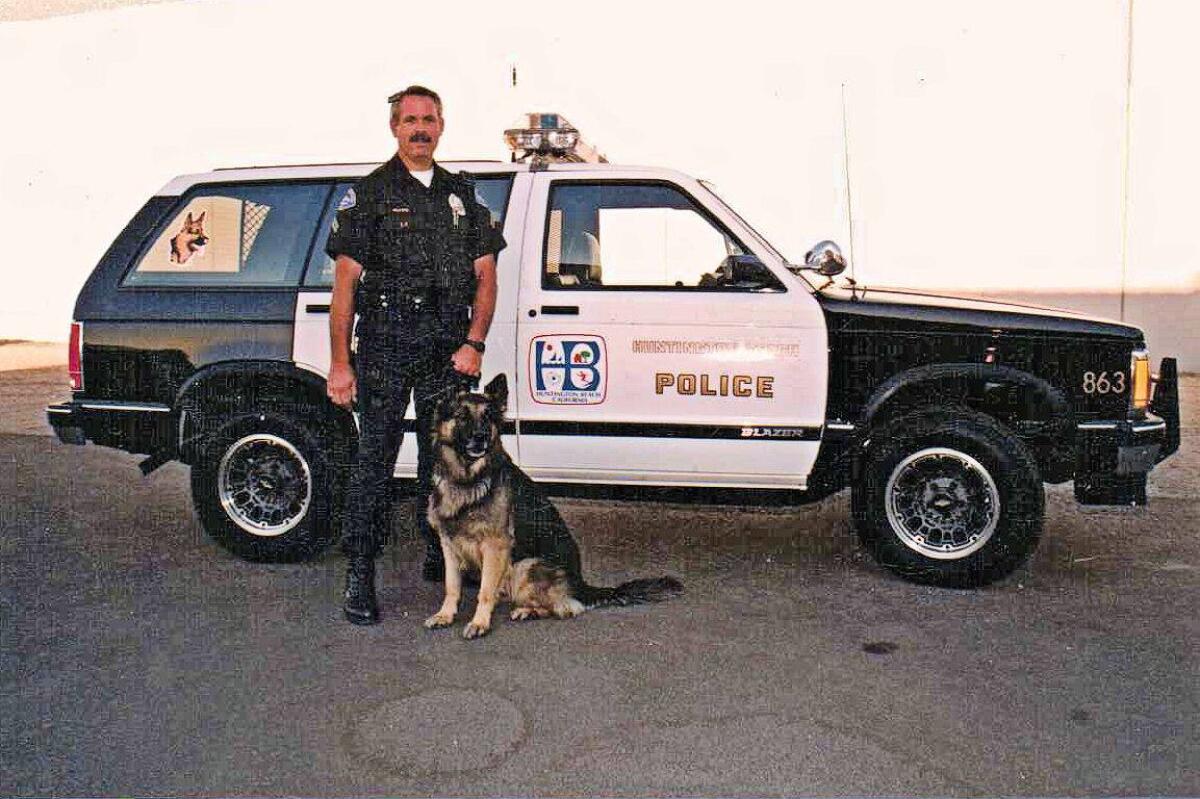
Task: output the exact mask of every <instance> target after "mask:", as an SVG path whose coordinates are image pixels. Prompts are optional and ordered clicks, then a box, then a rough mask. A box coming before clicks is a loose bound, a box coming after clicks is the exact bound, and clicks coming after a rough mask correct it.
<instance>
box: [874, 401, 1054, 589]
mask: <svg viewBox="0 0 1200 799" xmlns="http://www.w3.org/2000/svg"><path fill="white" fill-rule="evenodd" d="M861 465H862V468H861V470H860V472H859V474H860V477H859V479H858V480H856V481H855V482H854V485H853V487H852V491H851V514H852V516H853V519H854V526H855V530H856V532H857V533H858V537H859V540H860V541H861V542H862V544H863V546H865V547H866V548H867V549H868V550H869V551H870V552H871V553H872V554H873V555H874V556H875V559H876V560H877V561H878V562H879V563H880V565H882V566H884V567H885V568H887V569H890V570H892V571H893V572H895V573H897V574H899V575H900V576H901V577H903V578H905V579H907V580H912V581H913V582H918V583H926V584H931V585H940V586H945V587H951V588H974V587H978V586H981V585H986V584H987V583H990V582H992V581H993V580H997V579H1000V578H1002V577H1005V576H1007V575H1008V574H1010V573H1011V572H1012V571H1013V570H1014V569H1015V568H1017V566H1019V565H1020V564H1021V563H1022V562H1024V560H1025V559H1026V558H1027V557H1028V556H1029V553H1030V552H1032V551H1033V549H1034V547H1035V546H1036V545H1037V541H1038V536H1039V535H1040V534H1041V529H1042V518H1043V515H1044V512H1045V496H1044V492H1043V489H1042V480H1041V475H1040V474H1039V472H1038V466H1037V461H1036V460H1035V459H1034V457H1033V456H1032V455H1031V454H1030V452H1029V450H1028V448H1026V446H1025V445H1024V444H1023V443H1022V442H1021V440H1020V439H1019V438H1017V437H1016V436H1015V435H1013V434H1012V432H1011V431H1009V430H1008V429H1007V428H1005V427H1004V426H1003V425H1001V424H1000V423H999V422H997V421H996V420H995V419H993V418H992V417H990V416H987V415H985V414H982V413H978V412H976V411H972V410H970V409H967V408H934V409H928V410H922V411H917V412H914V413H910V414H908V415H906V416H902V417H900V418H898V419H894V420H892V421H891V422H889V423H886V424H884V425H883V426H881V427H880V428H878V429H875V430H873V431H872V432H871V438H870V440H869V441H868V442H867V450H866V452H865V454H864V456H863V461H862V464H861Z"/></svg>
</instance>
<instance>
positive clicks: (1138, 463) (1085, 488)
mask: <svg viewBox="0 0 1200 799" xmlns="http://www.w3.org/2000/svg"><path fill="white" fill-rule="evenodd" d="M1075 441H1076V464H1075V498H1076V499H1077V500H1079V501H1080V502H1081V503H1083V504H1085V505H1144V504H1146V475H1147V474H1149V472H1150V470H1151V469H1153V468H1154V467H1155V465H1157V464H1158V463H1160V462H1161V461H1163V460H1164V459H1166V458H1167V457H1169V456H1170V455H1172V454H1173V453H1174V452H1175V451H1176V450H1178V449H1179V376H1178V371H1177V369H1176V364H1175V359H1174V358H1164V359H1163V361H1162V366H1161V368H1160V370H1159V379H1158V382H1157V384H1156V385H1155V388H1154V398H1153V400H1152V401H1151V404H1150V412H1149V413H1147V414H1146V417H1145V418H1144V419H1119V420H1096V421H1087V422H1081V423H1079V424H1078V425H1077V426H1076V437H1075Z"/></svg>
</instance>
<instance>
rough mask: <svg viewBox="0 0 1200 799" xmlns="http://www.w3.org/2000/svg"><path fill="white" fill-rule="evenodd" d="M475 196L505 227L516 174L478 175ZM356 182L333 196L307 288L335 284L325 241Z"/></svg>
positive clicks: (495, 223) (343, 185)
mask: <svg viewBox="0 0 1200 799" xmlns="http://www.w3.org/2000/svg"><path fill="white" fill-rule="evenodd" d="M474 177H475V199H477V200H478V201H479V202H480V203H482V204H483V205H484V206H485V207H486V208H487V209H488V211H490V212H491V215H492V226H493V227H498V228H500V229H503V228H504V217H505V213H506V212H507V211H508V195H509V192H510V191H511V190H512V182H513V176H512V175H475V176H474ZM353 185H354V184H353V183H341V184H338V186H337V187H336V188H335V189H334V191H333V198H332V199H331V201H330V203H329V207H328V208H327V209H325V215H324V216H323V217H322V218H321V225H320V230H319V231H318V235H317V244H316V246H315V247H313V256H312V263H311V264H309V267H308V272H307V273H306V274H305V276H304V285H305V287H307V288H329V287H330V286H332V285H333V259H332V258H330V257H329V256H328V255H326V254H325V242H326V241H328V240H329V232H330V231H331V230H332V229H333V226H334V225H336V224H337V207H338V203H340V202H341V200H342V198H343V197H345V196H346V191H347V190H349V188H350V187H351V186H353Z"/></svg>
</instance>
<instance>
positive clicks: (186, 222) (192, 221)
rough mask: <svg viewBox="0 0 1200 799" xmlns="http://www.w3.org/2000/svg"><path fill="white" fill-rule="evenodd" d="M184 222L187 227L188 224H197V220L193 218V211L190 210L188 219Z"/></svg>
mask: <svg viewBox="0 0 1200 799" xmlns="http://www.w3.org/2000/svg"><path fill="white" fill-rule="evenodd" d="M183 224H184V226H185V227H186V226H188V225H194V224H195V220H193V219H192V212H191V211H188V216H187V220H186V221H185V222H184V223H183Z"/></svg>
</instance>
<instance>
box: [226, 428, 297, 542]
mask: <svg viewBox="0 0 1200 799" xmlns="http://www.w3.org/2000/svg"><path fill="white" fill-rule="evenodd" d="M217 493H218V496H219V498H220V500H221V507H222V508H224V509H225V513H226V515H228V516H229V518H230V519H232V520H233V522H234V524H236V525H237V526H238V527H240V528H242V529H243V530H245V531H246V532H248V533H251V534H253V535H257V536H265V537H274V536H277V535H283V534H284V533H286V532H287V531H288V530H291V529H292V528H293V527H295V526H296V525H297V524H299V523H300V520H301V519H303V518H304V515H305V514H306V513H307V512H308V507H309V505H310V504H311V503H312V474H311V472H310V471H309V468H308V461H306V460H305V459H304V456H303V455H301V454H300V451H299V450H297V449H296V448H295V447H294V446H292V445H291V443H290V442H288V441H287V440H285V439H282V438H280V437H279V436H273V435H270V434H269V433H251V434H250V435H248V436H245V437H243V438H240V439H238V440H237V441H235V442H234V443H233V444H232V445H231V446H230V447H229V449H227V450H226V451H225V456H224V457H223V458H221V463H220V465H219V466H218V467H217Z"/></svg>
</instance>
